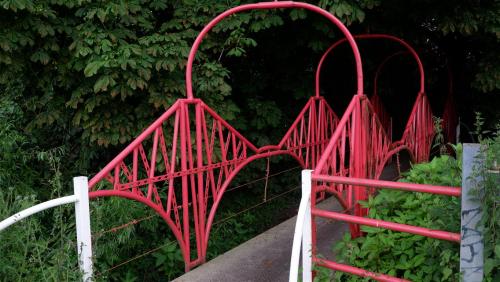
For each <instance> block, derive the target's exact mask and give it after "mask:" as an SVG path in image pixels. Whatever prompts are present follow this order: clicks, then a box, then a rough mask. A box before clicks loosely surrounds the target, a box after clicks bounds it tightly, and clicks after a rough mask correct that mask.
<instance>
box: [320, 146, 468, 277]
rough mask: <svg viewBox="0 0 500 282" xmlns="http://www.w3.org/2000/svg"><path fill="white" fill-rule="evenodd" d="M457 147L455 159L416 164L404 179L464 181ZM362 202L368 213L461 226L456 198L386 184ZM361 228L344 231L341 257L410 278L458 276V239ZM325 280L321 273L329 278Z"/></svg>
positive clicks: (434, 225) (450, 183) (339, 248)
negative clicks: (357, 235) (354, 235)
mask: <svg viewBox="0 0 500 282" xmlns="http://www.w3.org/2000/svg"><path fill="white" fill-rule="evenodd" d="M455 149H456V150H457V152H456V153H457V159H454V158H452V157H449V156H446V155H445V156H441V157H437V158H434V159H433V160H432V161H431V162H429V163H424V164H417V165H414V166H413V167H412V169H411V170H410V171H409V172H408V173H406V174H405V175H404V176H405V178H404V179H403V181H407V182H412V183H427V184H436V185H447V186H460V184H461V177H460V176H461V162H460V160H461V147H460V146H458V147H456V148H455ZM363 205H364V206H366V207H368V208H370V212H369V217H370V218H376V219H382V220H386V221H392V222H397V223H402V224H410V225H415V226H421V227H426V228H432V229H440V230H447V231H450V232H458V231H459V230H460V217H459V214H460V199H457V198H452V197H444V196H436V195H432V194H424V193H409V192H404V191H395V190H389V189H382V190H380V192H379V193H378V194H377V195H376V196H375V197H371V198H370V199H369V200H368V201H367V202H365V203H363ZM362 230H363V232H365V233H366V235H365V236H364V237H360V238H356V239H352V238H351V237H350V234H346V235H345V236H344V238H343V240H342V241H341V242H339V243H338V244H337V245H336V246H335V250H336V251H337V253H338V255H339V257H340V260H341V261H342V262H344V263H347V264H349V265H353V266H356V267H360V268H364V269H368V270H370V271H374V272H379V273H385V274H389V275H393V276H397V277H401V278H406V279H409V280H412V281H458V280H459V270H458V265H459V264H458V261H459V251H458V245H457V244H456V243H451V242H447V241H440V240H437V239H431V238H426V237H423V236H418V235H412V234H407V233H402V232H393V231H388V230H384V229H379V228H374V227H367V226H365V227H362ZM335 275H336V279H337V280H338V281H363V280H362V279H360V278H358V277H354V276H351V275H346V274H343V273H340V272H337V273H336V274H335ZM323 279H326V278H324V277H323V276H320V277H318V278H317V280H318V281H327V280H323Z"/></svg>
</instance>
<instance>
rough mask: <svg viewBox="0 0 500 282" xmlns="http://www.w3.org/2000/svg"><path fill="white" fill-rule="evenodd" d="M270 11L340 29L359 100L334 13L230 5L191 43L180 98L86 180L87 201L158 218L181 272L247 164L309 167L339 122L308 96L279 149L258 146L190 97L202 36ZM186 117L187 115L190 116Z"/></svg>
mask: <svg viewBox="0 0 500 282" xmlns="http://www.w3.org/2000/svg"><path fill="white" fill-rule="evenodd" d="M276 8H303V9H307V10H310V11H313V12H316V13H319V14H321V15H323V16H325V17H326V18H327V19H329V20H330V21H331V22H333V23H334V24H335V25H336V26H337V27H339V28H340V29H341V31H342V32H343V33H344V34H345V35H346V37H347V41H349V43H350V44H351V47H352V49H353V52H354V57H355V59H356V65H357V78H358V93H357V94H359V95H356V96H362V93H363V91H362V90H363V75H362V66H361V58H360V55H359V51H358V49H357V46H356V43H355V41H354V39H353V38H352V36H351V35H350V33H349V31H348V30H347V28H346V27H345V26H344V25H343V24H342V23H341V22H340V21H339V20H338V19H337V18H335V17H334V16H333V15H331V14H330V13H328V12H326V11H325V10H322V9H321V8H318V7H316V6H313V5H310V4H307V3H300V2H289V1H288V2H265V3H257V4H248V5H243V6H239V7H235V8H233V9H230V10H228V11H226V12H224V13H222V14H220V15H219V16H217V17H216V18H215V19H214V20H212V21H211V22H210V23H209V24H208V25H207V26H206V27H205V28H204V29H203V30H202V31H201V33H200V34H199V36H198V37H197V38H196V40H195V43H194V45H193V47H192V49H191V52H190V54H189V57H188V63H187V67H186V94H187V99H179V100H177V101H176V102H175V103H174V105H172V106H171V107H170V108H169V109H168V110H167V111H166V112H165V113H164V114H163V115H162V116H161V117H160V118H159V119H158V120H156V121H155V122H154V123H153V124H151V125H150V126H149V127H148V128H147V129H146V130H145V131H144V132H143V133H142V134H140V135H139V136H138V137H137V138H136V139H135V140H134V141H133V142H132V143H131V144H130V145H128V146H127V147H126V148H125V150H123V151H122V152H121V153H120V154H118V156H117V157H115V158H114V159H113V160H112V161H111V162H110V163H109V164H108V165H106V166H105V167H104V168H103V169H102V170H101V171H100V172H99V173H97V175H96V176H95V177H93V178H92V179H91V180H90V182H89V187H90V189H91V194H92V197H93V198H95V197H99V196H119V197H123V198H128V199H133V200H136V201H139V202H142V203H144V204H146V205H148V206H149V207H151V208H153V209H154V210H155V211H156V212H158V213H159V214H160V215H161V216H162V218H164V220H165V221H166V222H167V224H168V225H169V227H170V229H172V231H173V232H174V235H175V237H176V238H177V241H178V242H179V244H180V246H181V250H182V252H183V257H184V260H185V266H186V270H189V269H190V268H192V267H194V266H196V265H198V264H200V263H203V262H204V261H205V258H206V249H207V245H208V238H209V234H210V230H211V225H212V223H213V219H214V216H215V213H216V210H217V207H218V205H219V203H220V201H221V199H222V197H223V194H224V192H225V190H226V189H227V187H228V185H229V183H230V182H231V180H232V179H233V178H234V177H235V176H236V175H237V173H238V172H239V171H240V170H241V169H242V168H243V167H244V166H245V165H246V164H248V163H249V162H251V161H253V160H255V159H259V158H264V157H269V156H274V155H283V154H286V155H290V156H292V157H294V158H295V159H296V160H297V161H298V162H299V163H300V164H301V165H302V166H303V167H307V168H314V167H315V164H316V162H317V161H318V159H319V157H320V155H321V153H322V152H323V150H324V149H325V147H326V144H327V143H328V140H329V138H330V136H331V135H332V134H333V131H334V130H335V128H336V126H337V123H338V118H337V116H336V115H335V113H334V112H333V110H332V109H331V108H330V106H328V104H327V103H326V101H325V100H324V98H323V97H311V98H310V99H309V101H308V102H307V104H306V105H305V107H304V108H303V110H302V111H301V112H300V114H299V116H298V117H297V119H296V120H295V122H294V123H293V124H292V126H291V128H290V129H289V130H288V132H287V133H286V134H285V136H284V137H283V138H282V140H281V141H280V142H279V144H278V145H268V146H264V147H261V148H257V147H256V146H255V145H254V144H252V143H251V142H250V141H249V140H247V139H246V138H245V137H244V136H243V135H242V134H240V133H239V132H238V131H237V130H235V129H234V128H233V127H231V125H229V123H227V122H226V121H225V120H223V119H222V118H221V117H220V116H218V115H217V113H216V112H215V111H214V110H212V109H211V108H210V107H209V106H208V105H206V104H205V103H204V102H203V101H202V100H200V99H195V98H194V97H193V92H192V81H191V72H192V65H193V62H194V59H195V55H196V50H197V49H198V46H199V44H200V43H201V41H202V39H203V37H204V36H205V35H206V34H207V32H208V31H209V30H210V29H211V28H212V27H213V26H214V25H215V24H217V23H218V22H219V21H221V20H222V19H223V18H224V17H227V16H229V15H232V14H234V13H237V12H241V11H246V10H251V9H276ZM192 111H194V114H190V113H193V112H192ZM172 125H173V126H172ZM165 136H167V137H172V138H171V139H168V138H165ZM104 179H105V180H107V181H108V182H109V183H110V184H111V186H112V188H111V189H109V185H108V188H104V189H108V190H99V191H93V190H95V189H96V184H97V183H98V182H99V181H101V180H104ZM179 193H182V195H179ZM176 194H177V195H178V196H176ZM177 198H180V202H178V200H177ZM209 198H212V199H213V204H212V206H211V207H208V203H209V202H208V199H209ZM208 208H209V210H207V209H208ZM207 211H208V212H209V213H208V217H207ZM191 225H194V227H193V226H191ZM192 231H194V234H195V240H196V258H195V259H194V260H191V257H192V256H191V239H190V234H191V232H192Z"/></svg>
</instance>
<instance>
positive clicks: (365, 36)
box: [316, 34, 425, 97]
mask: <svg viewBox="0 0 500 282" xmlns="http://www.w3.org/2000/svg"><path fill="white" fill-rule="evenodd" d="M354 38H355V39H388V40H391V41H394V42H398V43H399V44H401V45H403V47H405V48H406V49H407V50H408V52H410V54H411V55H412V56H413V58H415V61H416V62H417V65H418V70H419V73H420V92H421V93H423V92H424V91H425V75H424V66H423V64H422V61H421V60H420V57H419V56H418V54H417V52H416V51H415V49H413V47H411V46H410V45H409V44H408V43H406V42H405V41H404V40H402V39H400V38H398V37H396V36H392V35H388V34H359V35H354ZM345 41H346V39H345V38H343V39H340V40H338V41H337V42H335V43H333V44H332V45H331V46H330V47H329V48H328V49H327V50H326V51H325V53H324V54H323V56H322V57H321V59H320V61H319V63H318V67H317V68H316V97H319V96H320V95H319V90H320V84H319V80H320V74H321V67H322V66H323V62H324V61H325V59H326V57H328V55H329V54H330V52H331V51H332V50H333V49H335V48H337V46H339V45H340V44H342V43H344V42H345Z"/></svg>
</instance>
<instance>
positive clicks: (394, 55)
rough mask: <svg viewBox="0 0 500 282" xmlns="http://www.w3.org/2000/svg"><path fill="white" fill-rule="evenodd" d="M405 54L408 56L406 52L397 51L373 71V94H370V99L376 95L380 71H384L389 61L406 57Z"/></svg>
mask: <svg viewBox="0 0 500 282" xmlns="http://www.w3.org/2000/svg"><path fill="white" fill-rule="evenodd" d="M406 54H409V53H408V51H399V52H396V53H394V54H391V55H389V56H387V57H385V58H384V60H382V62H381V63H380V64H379V65H378V66H377V70H375V76H374V77H373V94H372V98H373V97H374V96H376V95H378V80H379V77H380V74H381V73H382V70H383V69H384V67H385V66H386V65H387V64H388V63H389V62H390V61H392V60H393V59H394V58H396V57H398V56H402V55H406Z"/></svg>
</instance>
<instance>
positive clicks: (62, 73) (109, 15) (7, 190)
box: [0, 0, 500, 281]
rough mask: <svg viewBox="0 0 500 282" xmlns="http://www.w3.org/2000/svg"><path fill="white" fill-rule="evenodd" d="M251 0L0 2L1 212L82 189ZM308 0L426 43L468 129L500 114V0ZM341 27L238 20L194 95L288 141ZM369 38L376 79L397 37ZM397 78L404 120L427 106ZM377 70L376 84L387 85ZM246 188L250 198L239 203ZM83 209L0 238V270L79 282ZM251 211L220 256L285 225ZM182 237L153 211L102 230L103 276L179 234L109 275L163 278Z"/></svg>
mask: <svg viewBox="0 0 500 282" xmlns="http://www.w3.org/2000/svg"><path fill="white" fill-rule="evenodd" d="M250 2H253V1H217V0H197V1H196V0H181V1H166V0H153V1H149V0H131V1H123V0H120V1H118V0H103V1H88V0H65V1H61V0H41V1H31V0H0V194H1V197H0V200H1V201H2V202H1V204H0V215H1V217H2V218H4V217H6V216H8V215H10V214H12V213H13V212H15V211H17V210H20V209H21V208H24V207H27V206H30V205H32V204H33V203H36V202H40V201H45V200H48V199H50V198H53V197H57V196H58V195H67V194H69V193H71V191H72V188H71V187H70V183H71V177H73V176H75V175H89V176H92V175H93V174H95V173H96V172H97V171H98V170H99V168H101V167H102V166H103V165H104V164H105V163H107V162H108V161H109V160H110V159H111V158H112V157H113V156H115V155H116V154H117V153H118V152H119V151H120V150H121V149H122V148H123V147H124V145H125V144H126V143H128V142H130V140H132V139H133V138H134V136H137V135H138V134H139V133H140V132H141V130H142V129H143V128H145V127H146V126H147V125H148V124H149V123H150V122H151V121H153V120H154V119H155V118H156V117H158V116H159V115H160V114H161V113H162V112H163V111H164V110H165V109H166V108H168V106H169V105H171V104H172V103H173V101H175V100H176V99H178V98H181V97H184V83H185V81H184V70H185V61H186V57H187V54H188V52H189V48H190V45H191V44H192V42H193V41H194V38H195V36H196V35H197V33H198V32H199V30H201V28H202V27H203V26H204V24H206V23H207V22H208V21H209V20H210V19H212V18H213V17H214V16H215V15H217V14H218V13H220V12H222V11H224V10H226V9H228V8H230V7H233V6H236V5H238V4H243V3H250ZM308 2H310V3H313V4H317V5H319V6H321V7H323V8H325V9H327V10H328V11H330V12H331V13H333V14H334V15H336V16H337V17H339V18H340V19H341V20H342V21H343V22H344V23H345V24H346V25H348V26H349V28H350V29H351V30H352V31H353V33H365V32H380V33H383V32H385V33H391V34H395V35H398V36H401V37H402V38H404V39H406V40H408V42H411V43H413V45H415V47H416V48H417V50H418V51H419V53H420V54H421V55H422V56H423V58H424V63H425V67H426V71H427V74H428V75H427V77H428V79H427V86H428V88H427V89H428V92H429V96H430V98H431V100H432V102H433V105H434V106H435V107H434V109H433V110H434V112H435V113H436V114H437V115H440V112H441V111H442V105H443V104H444V98H445V93H446V88H447V82H446V70H445V69H446V63H447V64H448V65H449V66H450V67H451V69H452V72H453V75H454V77H455V79H454V89H455V91H454V94H455V98H456V99H457V101H458V102H459V112H460V115H461V116H462V121H463V122H464V124H466V125H468V127H470V128H472V127H473V126H472V123H473V114H472V111H471V108H472V110H475V111H476V110H477V111H481V112H483V114H484V117H485V120H484V123H485V124H484V127H485V128H488V127H490V128H491V127H492V125H493V124H495V123H496V121H498V118H499V111H498V109H497V107H496V105H497V104H498V97H499V95H498V93H499V89H500V84H499V81H500V80H499V75H500V64H498V62H499V53H498V51H497V46H498V39H499V37H500V28H499V21H500V3H498V1H493V0H490V1H479V0H475V1H465V0H462V1H460V0H455V1H430V0H424V1H417V0H411V1H406V2H405V4H404V5H402V4H401V2H400V1H396V0H383V1H382V0H380V1H376V0H321V1H308ZM339 38H341V35H340V34H339V32H338V31H337V30H336V29H334V28H332V27H331V24H327V23H326V22H325V20H324V19H321V18H319V17H317V16H315V15H312V14H310V13H307V12H304V11H302V10H284V11H281V10H280V11H256V12H249V13H243V14H241V15H238V16H234V17H230V18H228V19H226V20H224V21H223V22H221V23H220V24H219V25H218V26H217V27H216V28H215V29H214V30H213V31H212V32H211V33H210V35H209V36H208V37H207V38H206V39H205V40H204V42H203V44H202V45H201V47H200V51H199V54H198V56H197V60H196V64H195V70H194V84H195V85H194V89H195V95H196V96H197V97H201V98H203V99H204V100H205V101H206V102H207V104H208V105H210V106H212V107H214V108H215V110H216V111H217V112H218V113H219V114H220V115H221V116H223V117H224V118H225V119H227V120H228V121H229V122H230V123H231V124H232V125H234V126H235V127H236V128H237V129H238V130H240V131H242V132H243V133H244V134H245V135H246V136H248V138H249V139H250V140H252V141H253V142H255V143H256V144H257V145H262V144H266V143H273V142H276V140H278V139H279V137H281V136H282V133H283V132H285V131H286V128H287V126H288V125H289V124H290V123H291V121H292V120H293V117H294V115H296V114H297V112H298V109H299V108H300V107H301V106H302V105H303V101H305V99H306V98H307V97H308V96H310V95H311V94H312V90H313V76H314V68H315V66H316V64H317V61H318V59H319V56H320V55H321V53H322V52H323V51H324V50H325V49H326V48H327V46H328V45H329V44H331V43H332V42H333V41H335V40H337V39H339ZM362 45H363V46H361V47H362V52H363V54H364V55H365V61H364V64H365V66H366V73H367V77H370V75H371V74H372V73H373V68H374V66H376V64H377V63H378V59H379V58H381V57H383V56H385V55H387V54H388V51H391V52H392V51H393V49H394V48H395V47H394V46H392V45H390V44H382V43H380V44H371V43H369V44H368V43H364V44H362ZM389 53H390V52H389ZM350 56H351V55H350V53H349V50H347V49H345V50H339V54H338V55H336V56H334V58H332V59H330V60H329V62H328V65H329V66H328V67H327V68H325V72H324V74H323V76H322V77H323V83H322V89H323V93H324V94H325V96H327V98H328V99H329V100H330V102H331V104H332V106H333V108H334V110H335V111H336V112H337V113H341V112H342V110H343V107H345V105H346V104H347V102H348V101H349V97H350V96H352V93H354V81H353V79H352V78H353V70H352V58H351V57H350ZM402 68H403V69H404V70H405V71H402ZM388 73H389V74H390V75H389V74H388V75H386V76H385V78H384V79H383V80H382V81H381V88H382V89H383V92H382V93H381V94H382V97H383V99H384V102H385V103H386V105H388V109H389V111H391V113H392V114H393V115H394V116H395V117H396V118H395V120H396V121H399V120H400V121H405V120H406V118H405V116H404V115H405V114H407V111H406V108H405V107H408V105H410V106H411V103H412V102H413V101H412V99H411V95H401V93H410V94H411V93H414V92H415V91H413V90H414V88H415V85H414V84H415V75H416V74H415V72H414V67H413V66H411V65H409V64H408V61H405V60H402V61H400V62H397V64H396V65H395V66H394V68H393V69H392V70H389V71H388ZM370 81H371V79H367V84H368V88H367V90H366V91H367V94H369V93H371V92H372V89H370V88H371V84H370ZM415 94H416V92H415ZM405 105H406V106H405ZM398 117H399V118H398ZM273 162H274V165H276V166H277V167H286V166H291V162H290V160H286V159H284V160H273ZM262 173H263V170H262V164H260V166H259V164H257V163H256V164H255V167H252V168H250V169H249V170H246V171H245V173H244V174H242V175H241V177H240V178H239V179H238V181H240V182H241V183H243V182H244V181H246V180H249V179H253V178H255V177H256V176H257V175H262ZM293 175H295V174H293ZM294 181H295V182H294ZM294 183H297V182H296V179H295V178H293V177H289V179H288V180H287V181H285V182H284V183H277V184H276V185H275V187H276V189H277V191H276V192H277V193H278V192H279V191H280V190H279V189H285V188H286V187H287V186H288V185H292V184H294ZM261 188H262V186H257V188H256V189H249V191H248V192H242V194H239V195H240V197H236V196H235V197H233V198H228V201H227V210H226V211H225V212H222V213H221V215H220V216H221V218H222V217H223V215H224V214H225V213H228V214H230V213H234V212H236V211H238V208H239V207H241V206H244V205H245V204H246V205H247V206H248V205H250V204H252V201H253V200H257V199H260V198H261V194H259V193H262V189H261ZM242 195H245V196H242ZM297 197H298V194H295V197H294V194H293V193H292V194H290V199H288V200H286V201H283V202H281V203H277V204H276V205H277V206H270V208H268V211H264V212H263V214H271V215H273V216H272V217H271V218H276V222H278V221H279V220H280V219H282V218H281V216H286V213H285V215H276V214H275V213H274V211H275V210H286V209H287V208H290V207H295V205H296V202H297ZM241 198H248V199H249V200H248V202H247V203H238V201H239V199H241ZM279 207H282V208H279ZM71 213H72V212H71V208H69V207H62V208H58V209H55V210H54V211H49V212H45V213H43V214H42V215H40V216H39V217H36V218H33V219H29V220H28V221H26V223H25V224H22V225H19V226H18V227H13V229H12V230H9V231H8V232H3V233H2V234H0V240H1V241H2V242H6V241H8V242H12V243H11V244H1V245H0V253H2V254H9V255H8V256H1V257H0V277H2V279H4V280H6V281H17V280H57V281H61V280H62V281H64V280H74V278H75V275H76V276H77V275H78V273H77V272H75V271H76V269H77V268H76V265H75V264H74V263H73V262H75V261H76V260H75V254H74V252H73V251H72V249H73V248H72V247H71V246H73V245H74V242H73V240H74V234H73V233H72V232H73V231H72V230H73V227H74V226H72V224H73V219H72V217H71V216H72V215H71ZM92 213H93V215H92V217H93V222H92V225H93V228H94V233H96V232H100V231H101V230H104V229H106V228H109V227H111V226H115V225H117V224H121V223H124V222H128V221H130V220H132V219H134V218H138V217H148V216H151V212H150V211H149V210H145V209H144V208H143V207H142V206H138V205H136V204H134V203H131V202H128V201H124V200H119V199H107V200H101V201H96V202H93V203H92ZM243 217H244V218H240V217H238V218H237V220H235V221H228V223H227V224H228V225H226V227H225V228H223V227H221V228H219V229H220V232H221V233H220V234H221V235H220V238H225V239H222V240H221V241H219V242H226V243H227V245H226V243H214V245H217V244H220V246H219V247H217V248H215V247H214V249H213V250H212V251H211V255H212V256H214V255H215V254H216V253H218V252H220V251H223V250H225V249H227V247H228V246H234V245H237V244H238V243H239V242H241V241H242V240H245V239H247V238H250V237H251V236H253V235H254V234H257V233H258V232H259V230H260V231H261V230H264V229H265V228H268V227H269V226H271V225H272V224H275V223H276V222H266V223H265V224H262V225H259V226H256V227H255V228H254V227H253V226H254V225H255V222H258V220H260V219H258V217H256V218H252V217H251V216H250V215H247V216H246V217H245V215H243ZM264 217H265V216H263V218H264ZM268 217H269V216H268ZM235 229H236V230H240V232H241V233H242V234H243V235H242V236H235V237H238V238H234V241H231V243H229V242H228V239H227V238H228V237H227V236H226V237H224V236H225V235H224V234H228V233H230V232H231V231H232V230H235ZM152 234H153V235H152ZM168 234H170V233H169V231H168V230H166V228H165V226H164V225H163V224H162V223H161V221H159V220H158V219H157V218H154V219H151V220H149V221H144V222H141V223H140V224H137V225H135V226H133V227H130V228H129V229H125V230H124V231H123V232H117V233H116V234H115V233H112V234H106V235H103V236H102V237H100V238H97V239H95V240H96V245H97V246H98V248H96V252H97V253H96V260H97V262H98V263H97V265H99V267H102V269H101V268H100V269H98V271H104V270H105V269H107V268H108V267H110V266H111V265H115V264H116V263H117V262H120V261H123V260H125V259H127V258H130V255H129V253H137V254H139V253H140V252H141V251H142V250H147V249H151V248H154V247H156V246H157V245H147V243H148V242H149V243H150V242H151V241H155V242H158V243H161V244H164V245H165V246H164V248H162V249H161V250H160V251H159V252H157V253H155V254H154V255H151V256H147V257H144V258H142V259H141V260H140V262H139V263H137V264H135V265H133V266H132V267H129V268H118V269H116V270H114V271H112V272H107V273H105V274H103V276H102V277H104V278H102V279H111V280H127V281H134V280H137V279H141V280H142V279H155V280H159V279H160V278H161V279H169V278H172V277H174V276H175V275H177V274H179V273H180V272H182V263H181V262H179V260H178V258H179V255H178V249H176V248H173V247H171V237H169V236H171V235H168ZM106 236H108V237H106ZM217 236H219V235H216V236H214V237H215V238H216V237H217ZM35 238H36V240H34V239H35ZM146 238H147V239H146ZM224 240H225V241H224ZM146 266H147V267H149V266H151V269H157V270H158V271H157V272H152V273H147V274H144V273H142V271H140V270H141V268H142V267H146ZM174 266H176V267H177V266H179V267H178V268H176V267H174ZM12 269H16V270H18V271H15V272H14V271H12ZM143 275H150V276H147V277H144V276H143Z"/></svg>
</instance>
